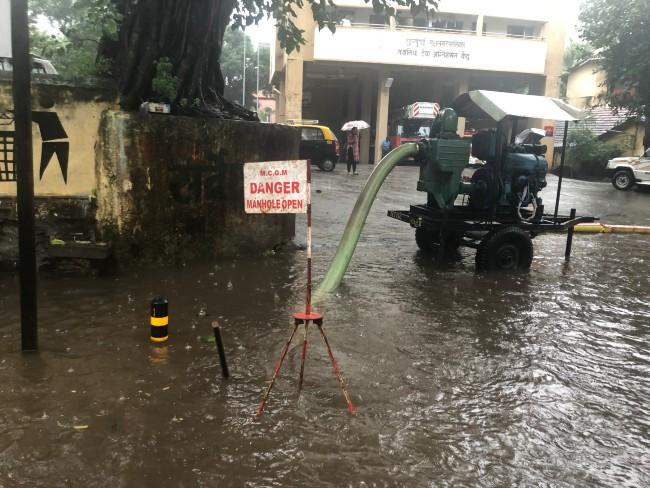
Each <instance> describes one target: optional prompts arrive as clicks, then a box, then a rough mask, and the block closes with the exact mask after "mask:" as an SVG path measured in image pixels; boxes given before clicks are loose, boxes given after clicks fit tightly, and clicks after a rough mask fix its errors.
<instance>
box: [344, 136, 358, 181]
mask: <svg viewBox="0 0 650 488" xmlns="http://www.w3.org/2000/svg"><path fill="white" fill-rule="evenodd" d="M346 156H347V157H346V161H347V163H348V174H350V169H352V172H353V174H355V175H356V174H358V173H357V164H359V129H357V128H356V127H352V130H351V131H350V132H348V138H347V149H346Z"/></svg>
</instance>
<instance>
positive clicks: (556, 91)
mask: <svg viewBox="0 0 650 488" xmlns="http://www.w3.org/2000/svg"><path fill="white" fill-rule="evenodd" d="M542 37H543V38H544V39H546V48H547V51H546V69H545V71H544V72H545V74H546V81H545V83H544V95H545V96H547V97H559V96H560V86H561V77H562V70H563V67H564V41H565V37H566V25H565V22H563V21H562V17H561V14H560V12H558V13H557V17H556V18H554V19H552V20H551V21H550V22H547V23H546V24H545V25H544V28H543V30H542ZM547 125H548V126H552V125H554V121H552V120H543V121H541V123H540V126H541V127H544V126H547ZM541 144H546V147H548V151H547V152H546V160H547V161H550V162H551V164H553V163H552V162H553V160H554V158H553V151H554V147H553V138H552V137H545V138H544V139H542V141H541Z"/></svg>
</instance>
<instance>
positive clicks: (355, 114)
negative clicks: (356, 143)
mask: <svg viewBox="0 0 650 488" xmlns="http://www.w3.org/2000/svg"><path fill="white" fill-rule="evenodd" d="M347 93H348V100H347V107H346V109H345V118H346V121H347V120H358V119H359V83H356V82H355V83H353V84H352V86H350V87H349V88H348V90H347Z"/></svg>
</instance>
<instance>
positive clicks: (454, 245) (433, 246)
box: [415, 227, 463, 257]
mask: <svg viewBox="0 0 650 488" xmlns="http://www.w3.org/2000/svg"><path fill="white" fill-rule="evenodd" d="M415 243H416V244H417V245H418V248H419V249H420V251H422V252H423V253H426V254H433V253H436V252H437V251H438V246H439V245H440V232H439V231H436V230H429V229H423V228H422V227H418V228H417V229H415ZM462 243H463V235H462V234H460V233H458V232H453V231H451V232H448V233H447V237H446V239H445V256H447V257H450V256H453V255H454V253H456V252H457V251H458V248H459V247H460V246H461V244H462Z"/></svg>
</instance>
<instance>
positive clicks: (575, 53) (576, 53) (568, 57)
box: [561, 40, 594, 96]
mask: <svg viewBox="0 0 650 488" xmlns="http://www.w3.org/2000/svg"><path fill="white" fill-rule="evenodd" d="M593 56H594V50H593V48H592V47H591V46H590V45H589V44H588V43H586V42H577V41H574V40H571V41H569V45H568V46H567V47H566V49H565V50H564V67H563V69H562V87H561V91H562V96H565V95H566V90H567V82H568V80H569V74H570V72H571V68H573V67H574V66H576V65H578V64H580V63H582V62H583V61H586V60H588V59H590V58H592V57H593Z"/></svg>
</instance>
